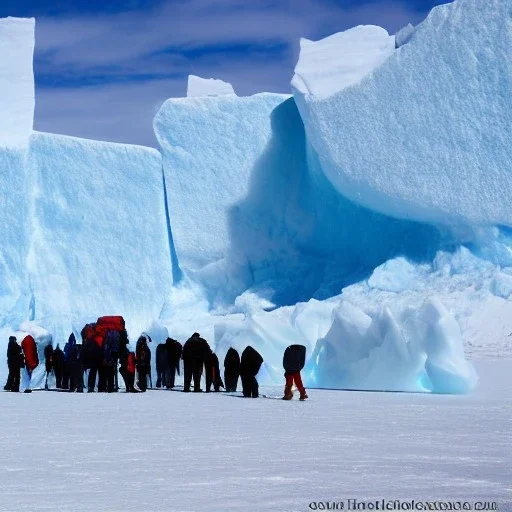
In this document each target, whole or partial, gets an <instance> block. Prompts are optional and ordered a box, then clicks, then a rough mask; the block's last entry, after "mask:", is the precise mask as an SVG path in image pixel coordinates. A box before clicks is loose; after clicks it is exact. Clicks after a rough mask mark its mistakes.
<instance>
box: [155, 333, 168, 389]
mask: <svg viewBox="0 0 512 512" xmlns="http://www.w3.org/2000/svg"><path fill="white" fill-rule="evenodd" d="M170 380H171V379H170V369H169V357H168V355H167V345H166V344H165V343H159V344H158V346H157V347H156V387H157V388H162V387H164V388H167V389H169V388H170V385H169V384H170Z"/></svg>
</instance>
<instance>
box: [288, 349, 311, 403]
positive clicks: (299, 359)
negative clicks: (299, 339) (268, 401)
mask: <svg viewBox="0 0 512 512" xmlns="http://www.w3.org/2000/svg"><path fill="white" fill-rule="evenodd" d="M305 362H306V347H305V346H304V345H290V346H289V347H288V348H287V349H286V350H285V352H284V356H283V367H284V371H285V373H284V376H285V378H286V385H285V388H284V396H283V400H291V399H292V398H293V391H292V387H293V384H295V386H296V387H297V389H298V390H299V392H300V400H306V399H307V398H308V395H307V394H306V390H305V389H304V385H303V384H302V378H301V376H300V372H301V370H302V368H304V364H305Z"/></svg>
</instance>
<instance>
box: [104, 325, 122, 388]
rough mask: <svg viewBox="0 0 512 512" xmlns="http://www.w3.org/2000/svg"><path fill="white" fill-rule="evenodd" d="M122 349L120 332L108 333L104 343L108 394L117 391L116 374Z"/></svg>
mask: <svg viewBox="0 0 512 512" xmlns="http://www.w3.org/2000/svg"><path fill="white" fill-rule="evenodd" d="M120 347H121V335H120V333H119V331H108V332H107V336H106V337H105V342H104V343H103V368H104V371H105V378H106V386H107V393H113V392H114V391H117V390H116V374H117V366H118V361H119V350H120Z"/></svg>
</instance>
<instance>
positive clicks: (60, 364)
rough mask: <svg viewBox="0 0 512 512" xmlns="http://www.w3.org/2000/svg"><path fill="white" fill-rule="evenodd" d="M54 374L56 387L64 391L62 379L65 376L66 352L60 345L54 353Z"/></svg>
mask: <svg viewBox="0 0 512 512" xmlns="http://www.w3.org/2000/svg"><path fill="white" fill-rule="evenodd" d="M53 373H55V387H56V388H57V389H62V379H63V376H64V352H62V350H61V348H60V347H59V344H58V343H57V346H56V347H55V350H54V351H53Z"/></svg>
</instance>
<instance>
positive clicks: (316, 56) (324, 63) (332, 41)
mask: <svg viewBox="0 0 512 512" xmlns="http://www.w3.org/2000/svg"><path fill="white" fill-rule="evenodd" d="M394 48H395V40H394V38H393V36H390V35H389V34H388V33H387V31H386V30H385V29H383V28H381V27H376V26H373V25H367V26H359V27H354V28H351V29H350V30H347V31H346V32H340V33H338V34H333V35H332V36H329V37H326V38H325V39H321V40H320V41H310V40H308V39H301V41H300V56H299V61H298V62H297V65H296V67H295V75H294V77H293V80H292V87H293V88H294V89H295V90H296V91H297V92H299V93H300V95H304V96H305V97H306V98H307V99H309V98H311V99H320V98H327V97H329V96H331V95H332V94H334V93H336V92H338V91H341V90H343V89H345V88H347V87H350V86H353V85H357V84H359V83H360V82H361V80H362V79H363V78H364V77H365V76H366V75H367V74H368V73H370V72H371V71H372V70H373V69H374V68H376V67H377V66H379V65H380V64H382V63H383V62H384V61H385V60H386V59H387V58H388V57H389V56H390V55H391V54H392V53H393V50H394Z"/></svg>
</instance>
